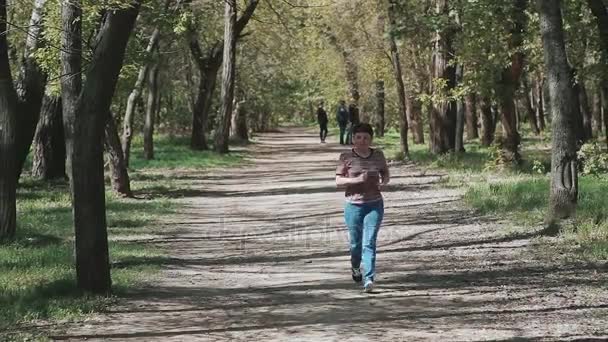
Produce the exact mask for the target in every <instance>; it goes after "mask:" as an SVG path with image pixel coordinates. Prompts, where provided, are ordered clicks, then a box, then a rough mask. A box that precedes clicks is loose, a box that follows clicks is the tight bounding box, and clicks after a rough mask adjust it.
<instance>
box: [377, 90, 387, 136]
mask: <svg viewBox="0 0 608 342" xmlns="http://www.w3.org/2000/svg"><path fill="white" fill-rule="evenodd" d="M384 104H385V93H384V80H376V136H378V137H383V136H384V127H385V125H386V124H385V116H384V114H385V106H384Z"/></svg>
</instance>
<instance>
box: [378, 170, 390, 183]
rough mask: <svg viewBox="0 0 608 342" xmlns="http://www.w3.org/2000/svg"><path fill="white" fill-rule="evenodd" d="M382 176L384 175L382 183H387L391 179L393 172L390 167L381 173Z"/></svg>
mask: <svg viewBox="0 0 608 342" xmlns="http://www.w3.org/2000/svg"><path fill="white" fill-rule="evenodd" d="M380 176H381V177H382V185H386V184H388V182H390V181H391V174H390V172H389V171H388V167H387V168H386V169H384V170H383V171H382V172H381V173H380Z"/></svg>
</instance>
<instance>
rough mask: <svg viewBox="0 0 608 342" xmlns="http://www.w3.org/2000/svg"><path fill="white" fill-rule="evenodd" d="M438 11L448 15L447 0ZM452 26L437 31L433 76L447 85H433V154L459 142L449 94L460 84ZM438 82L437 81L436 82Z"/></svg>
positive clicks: (439, 2)
mask: <svg viewBox="0 0 608 342" xmlns="http://www.w3.org/2000/svg"><path fill="white" fill-rule="evenodd" d="M435 12H436V13H437V15H440V16H443V17H446V18H448V17H449V6H448V1H447V0H435ZM453 36H454V32H453V30H452V29H449V28H443V29H441V30H438V31H436V33H435V43H434V48H433V63H432V65H433V78H434V79H436V80H438V79H441V80H443V81H444V84H445V87H441V88H440V87H433V95H434V96H435V97H436V100H435V101H433V105H432V110H431V118H430V120H429V121H430V126H431V142H430V148H431V153H433V154H442V153H446V152H448V151H450V150H454V147H455V146H454V145H455V142H456V114H457V113H456V109H457V108H456V104H455V103H454V101H452V100H449V99H448V94H449V93H450V92H451V90H452V89H454V87H455V86H456V68H455V66H454V65H453V64H452V63H451V61H452V59H453V56H454V49H453V46H452V40H453V38H454V37H453ZM433 83H434V82H433Z"/></svg>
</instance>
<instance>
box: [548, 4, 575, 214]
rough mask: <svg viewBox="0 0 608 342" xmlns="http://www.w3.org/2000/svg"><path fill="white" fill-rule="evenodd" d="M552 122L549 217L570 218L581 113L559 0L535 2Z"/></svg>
mask: <svg viewBox="0 0 608 342" xmlns="http://www.w3.org/2000/svg"><path fill="white" fill-rule="evenodd" d="M537 4H538V11H539V14H540V27H541V34H542V42H543V51H544V61H545V74H546V75H547V82H548V83H549V97H550V98H551V108H552V113H553V120H552V138H553V140H552V149H551V190H550V196H549V199H550V209H551V211H550V218H551V219H553V220H557V219H561V218H567V217H570V216H571V215H572V214H573V213H574V211H575V210H576V203H577V198H578V167H577V162H576V152H577V146H576V127H575V126H576V125H577V122H576V121H577V120H578V118H579V115H580V114H578V112H579V110H580V108H579V106H578V101H577V94H576V92H575V89H574V78H573V76H574V74H573V71H572V68H571V67H570V65H569V64H568V59H567V54H566V47H565V43H564V32H563V23H562V16H561V8H560V7H561V1H546V0H537Z"/></svg>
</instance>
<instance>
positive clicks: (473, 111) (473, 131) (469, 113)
mask: <svg viewBox="0 0 608 342" xmlns="http://www.w3.org/2000/svg"><path fill="white" fill-rule="evenodd" d="M464 111H465V122H466V128H467V139H469V140H471V139H477V138H479V130H478V129H477V97H476V96H475V93H471V94H467V95H466V96H465V98H464Z"/></svg>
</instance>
